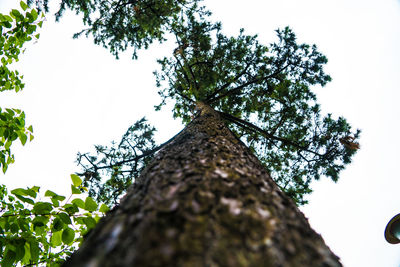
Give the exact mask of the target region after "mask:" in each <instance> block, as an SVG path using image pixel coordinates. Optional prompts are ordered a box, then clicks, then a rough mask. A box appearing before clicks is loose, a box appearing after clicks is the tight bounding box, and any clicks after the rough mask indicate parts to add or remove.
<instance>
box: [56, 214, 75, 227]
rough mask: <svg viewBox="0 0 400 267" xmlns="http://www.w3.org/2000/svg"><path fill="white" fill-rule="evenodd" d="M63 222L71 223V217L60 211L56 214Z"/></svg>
mask: <svg viewBox="0 0 400 267" xmlns="http://www.w3.org/2000/svg"><path fill="white" fill-rule="evenodd" d="M57 216H58V217H59V218H60V219H61V220H62V221H63V222H64V223H65V224H71V223H72V222H71V218H70V217H69V215H68V214H66V213H64V212H62V213H59V214H58V215H57Z"/></svg>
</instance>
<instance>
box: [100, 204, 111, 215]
mask: <svg viewBox="0 0 400 267" xmlns="http://www.w3.org/2000/svg"><path fill="white" fill-rule="evenodd" d="M109 210H110V208H109V207H108V206H107V205H106V204H104V203H103V204H101V206H100V209H99V211H100V212H103V213H105V212H107V211H109Z"/></svg>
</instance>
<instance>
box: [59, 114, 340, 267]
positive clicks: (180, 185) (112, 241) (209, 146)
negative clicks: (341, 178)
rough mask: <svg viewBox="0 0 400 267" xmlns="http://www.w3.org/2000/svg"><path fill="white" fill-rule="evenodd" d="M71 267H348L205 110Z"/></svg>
mask: <svg viewBox="0 0 400 267" xmlns="http://www.w3.org/2000/svg"><path fill="white" fill-rule="evenodd" d="M65 266H74V267H76V266H90V267H94V266H191V267H192V266H282V267H291V266H296V267H298V266H306V267H311V266H341V264H340V262H339V259H338V258H337V257H336V256H335V255H334V254H333V253H332V252H331V251H330V250H329V248H328V247H327V246H326V245H325V243H324V241H323V240H322V238H321V236H320V235H318V234H317V233H315V232H314V231H313V230H312V229H311V227H310V225H309V224H308V222H307V219H306V218H305V217H304V215H303V214H302V213H301V212H300V211H299V209H298V208H297V207H296V206H295V204H294V203H293V202H292V201H291V200H290V199H289V198H288V197H286V196H285V195H284V194H283V193H282V192H281V191H280V190H279V188H278V187H277V186H276V184H275V183H274V182H273V181H272V179H271V178H270V176H269V175H268V173H267V172H266V170H265V169H264V168H263V167H262V165H261V163H260V162H259V160H258V159H257V158H256V157H255V156H254V155H253V154H252V153H251V152H250V150H249V149H248V148H246V147H245V146H244V145H243V143H241V142H240V141H239V140H238V139H237V138H235V137H234V135H233V134H232V133H231V132H230V131H229V129H228V128H227V127H226V126H225V125H224V123H223V122H222V121H221V120H220V118H219V117H218V115H217V114H216V113H215V112H214V111H212V110H211V109H210V108H208V107H207V106H202V107H201V112H200V113H199V115H198V116H197V117H196V118H195V119H194V120H193V122H191V123H190V124H189V125H188V126H187V127H186V128H185V130H184V131H182V132H181V133H180V134H179V135H178V136H177V137H176V138H175V139H174V141H173V142H172V143H170V144H169V145H168V146H166V147H165V148H164V149H163V150H161V151H160V152H159V153H158V154H157V155H156V156H155V158H154V160H153V161H152V162H151V163H150V164H149V165H148V167H147V168H146V169H145V171H144V172H143V173H142V175H141V176H140V178H139V179H138V180H137V181H136V183H135V184H134V186H133V187H132V188H131V189H130V191H129V192H128V193H127V194H126V196H125V197H124V198H123V199H122V201H121V204H120V206H119V207H118V208H117V209H116V210H114V211H112V212H110V213H109V214H107V216H106V217H105V218H104V219H102V220H101V222H100V223H99V224H98V225H97V227H96V228H95V229H94V230H92V232H91V233H90V235H89V236H88V237H87V238H86V240H85V241H84V243H83V245H82V246H81V248H80V249H79V250H78V251H77V252H76V253H75V254H74V255H73V256H72V257H71V258H70V259H69V261H68V262H67V263H66V264H65Z"/></svg>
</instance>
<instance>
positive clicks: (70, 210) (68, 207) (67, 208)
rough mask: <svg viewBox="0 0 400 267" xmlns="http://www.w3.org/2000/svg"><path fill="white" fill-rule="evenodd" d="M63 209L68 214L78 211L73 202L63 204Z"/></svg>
mask: <svg viewBox="0 0 400 267" xmlns="http://www.w3.org/2000/svg"><path fill="white" fill-rule="evenodd" d="M64 209H65V211H66V212H67V213H68V214H70V215H72V214H75V213H77V212H79V209H78V207H77V206H76V205H75V204H65V205H64Z"/></svg>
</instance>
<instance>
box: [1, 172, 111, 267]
mask: <svg viewBox="0 0 400 267" xmlns="http://www.w3.org/2000/svg"><path fill="white" fill-rule="evenodd" d="M77 179H79V177H77V176H76V175H74V174H73V175H71V180H72V185H71V187H73V188H75V189H76V190H77V191H79V192H81V191H85V190H87V189H86V188H84V187H83V186H82V182H80V183H78V182H77ZM39 190H40V188H39V187H37V186H34V187H32V188H27V189H23V188H17V189H14V190H12V191H11V192H10V193H11V194H9V193H8V192H7V190H6V188H5V186H0V205H1V211H0V214H1V215H0V260H1V266H15V265H17V264H20V265H40V266H43V265H46V266H59V265H60V264H61V263H62V262H63V261H64V260H65V259H66V258H67V257H68V256H69V255H71V254H72V252H73V251H74V250H75V249H76V248H77V247H78V246H79V244H80V243H81V241H82V236H83V235H85V234H87V233H88V232H89V231H90V229H92V228H93V227H94V226H95V225H96V223H97V221H98V220H99V219H100V216H102V215H103V213H104V212H106V211H107V210H108V207H107V206H106V205H105V204H102V205H101V207H100V209H98V206H99V205H98V204H97V203H96V202H95V201H94V200H93V199H92V198H91V197H86V198H84V200H83V199H80V198H75V199H73V200H72V201H70V199H71V197H72V194H71V196H70V197H69V198H68V200H66V201H65V199H66V197H65V196H61V195H58V194H57V193H55V192H53V191H50V190H47V191H46V192H45V194H44V200H41V198H40V196H39Z"/></svg>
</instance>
